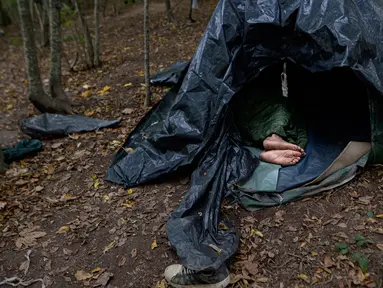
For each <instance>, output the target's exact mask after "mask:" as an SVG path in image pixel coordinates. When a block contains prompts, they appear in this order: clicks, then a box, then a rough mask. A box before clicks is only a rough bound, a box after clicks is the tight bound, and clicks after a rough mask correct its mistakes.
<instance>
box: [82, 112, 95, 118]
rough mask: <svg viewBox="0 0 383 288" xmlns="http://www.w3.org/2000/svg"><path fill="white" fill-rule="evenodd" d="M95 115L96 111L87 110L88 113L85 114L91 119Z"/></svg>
mask: <svg viewBox="0 0 383 288" xmlns="http://www.w3.org/2000/svg"><path fill="white" fill-rule="evenodd" d="M95 113H96V111H94V110H87V111H85V112H84V115H85V116H87V117H91V116H93V115H94V114H95Z"/></svg>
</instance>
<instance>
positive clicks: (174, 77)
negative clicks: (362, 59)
mask: <svg viewBox="0 0 383 288" xmlns="http://www.w3.org/2000/svg"><path fill="white" fill-rule="evenodd" d="M189 64H190V62H177V63H175V64H173V65H172V66H170V67H169V68H168V69H166V70H164V71H161V72H158V73H157V74H155V75H153V76H152V77H151V78H150V83H151V84H153V85H160V86H168V87H171V86H173V85H176V84H177V83H178V82H179V81H180V80H182V79H183V74H184V72H185V71H186V70H187V68H188V67H189Z"/></svg>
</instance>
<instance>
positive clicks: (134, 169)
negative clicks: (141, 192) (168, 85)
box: [106, 0, 383, 270]
mask: <svg viewBox="0 0 383 288" xmlns="http://www.w3.org/2000/svg"><path fill="white" fill-rule="evenodd" d="M285 64H286V65H285ZM284 66H286V74H287V84H288V86H287V88H288V97H291V101H294V99H295V103H297V104H296V108H298V109H300V110H299V111H301V112H304V114H305V115H306V117H308V118H307V119H308V120H307V123H306V124H307V127H308V128H307V129H308V130H307V131H308V143H307V147H306V152H307V156H306V157H305V158H304V159H302V161H301V162H300V163H299V164H297V165H295V166H288V167H279V166H277V165H273V164H268V163H263V162H260V161H259V160H258V157H257V155H258V154H257V153H259V150H258V149H256V148H257V147H249V146H248V145H249V143H248V142H246V141H245V140H246V139H244V137H243V133H242V132H241V127H238V121H237V120H236V119H237V118H236V115H238V113H241V111H245V110H246V109H247V108H248V107H247V106H246V103H247V102H246V101H248V100H249V99H251V97H260V95H261V94H262V93H273V92H271V91H275V89H271V88H274V87H273V85H275V86H276V87H281V85H282V84H281V81H280V76H281V73H282V72H283V67H284ZM185 67H187V70H186V69H185V71H183V73H182V75H181V76H182V77H180V81H179V82H178V83H177V85H175V86H174V87H173V88H172V89H171V91H170V92H169V93H168V94H167V95H166V96H165V97H164V98H163V99H162V101H160V102H159V103H158V104H157V105H155V107H153V109H152V110H151V111H150V112H149V113H148V114H147V115H146V116H145V117H144V118H143V119H142V120H141V121H140V123H139V124H138V125H137V127H136V128H135V129H134V131H133V132H132V133H131V134H130V135H129V137H128V139H127V140H126V142H125V144H124V148H125V149H121V150H120V151H119V152H118V153H117V155H116V157H115V159H114V161H113V163H112V165H111V167H110V168H109V170H108V172H107V176H106V178H107V179H108V180H110V181H113V182H115V183H119V184H123V185H124V186H126V187H132V186H135V185H138V184H141V183H145V182H148V181H151V180H154V179H158V178H159V177H160V176H163V175H168V174H170V173H174V172H176V171H180V170H185V169H190V171H192V170H194V172H193V174H192V180H191V184H190V190H189V191H188V193H187V195H186V196H185V198H184V200H183V202H182V203H181V205H180V206H179V207H178V208H177V209H176V210H175V211H174V212H173V213H172V215H171V217H170V219H169V222H168V225H167V232H168V237H169V240H170V242H171V244H172V245H173V246H174V247H175V249H176V250H177V254H178V256H179V259H180V262H181V264H184V265H185V266H187V267H188V268H190V269H195V270H204V269H211V268H213V269H214V268H217V267H219V266H220V265H222V264H223V263H224V262H225V261H226V260H228V259H229V258H230V257H231V256H232V255H233V254H234V253H235V251H236V249H237V247H238V243H239V237H238V235H237V233H236V230H235V228H234V227H233V225H231V224H230V223H229V221H226V220H224V219H221V218H220V214H219V212H220V207H221V203H222V201H223V199H224V198H226V197H229V198H230V199H231V200H233V201H237V202H238V203H240V204H242V205H243V206H244V207H246V208H248V209H259V208H261V207H265V206H272V205H280V204H282V203H285V202H287V201H290V200H292V199H295V198H298V197H304V196H309V195H313V194H315V193H318V192H321V191H325V190H328V189H332V188H334V187H337V186H339V185H342V184H344V183H347V182H348V181H350V180H351V179H352V178H353V177H354V176H355V175H356V173H357V172H358V171H359V169H360V168H361V167H363V166H365V165H366V163H367V160H368V159H369V160H370V163H382V162H383V146H382V144H383V97H382V96H383V95H382V93H383V8H382V4H379V3H377V1H353V0H332V1H328V0H322V1H321V0H316V1H306V0H301V1H298V0H284V1H282V0H280V1H249V0H247V1H245V0H221V1H220V2H219V3H218V6H217V8H216V10H215V12H214V14H213V16H212V19H211V21H210V23H209V24H208V27H207V29H206V31H205V33H204V35H203V37H202V40H201V42H200V44H199V47H198V49H197V52H196V54H195V56H194V57H193V59H192V60H191V63H190V65H189V66H185ZM285 84H286V83H285ZM268 87H269V88H270V91H269V92H268ZM285 88H286V87H285ZM281 90H282V88H281ZM241 109H242V110H241ZM265 121H266V119H265ZM239 126H240V125H239ZM366 138H367V139H366ZM126 148H132V149H126ZM258 148H259V147H258ZM220 222H224V223H225V226H226V227H227V228H228V229H226V227H225V226H223V225H219V223H220ZM220 227H221V228H222V227H225V229H220Z"/></svg>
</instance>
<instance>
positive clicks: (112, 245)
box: [103, 241, 117, 254]
mask: <svg viewBox="0 0 383 288" xmlns="http://www.w3.org/2000/svg"><path fill="white" fill-rule="evenodd" d="M116 244H117V242H116V241H112V242H110V243H109V244H108V246H106V247H105V248H104V251H103V253H104V254H105V253H106V252H108V251H109V250H110V249H112V248H113V247H114V246H116Z"/></svg>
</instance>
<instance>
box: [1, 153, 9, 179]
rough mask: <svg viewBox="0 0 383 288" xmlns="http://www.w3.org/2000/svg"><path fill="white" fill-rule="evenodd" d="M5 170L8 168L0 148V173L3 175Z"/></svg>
mask: <svg viewBox="0 0 383 288" xmlns="http://www.w3.org/2000/svg"><path fill="white" fill-rule="evenodd" d="M7 169H8V166H7V164H5V162H4V153H3V150H2V149H1V148H0V173H5V171H7Z"/></svg>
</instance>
